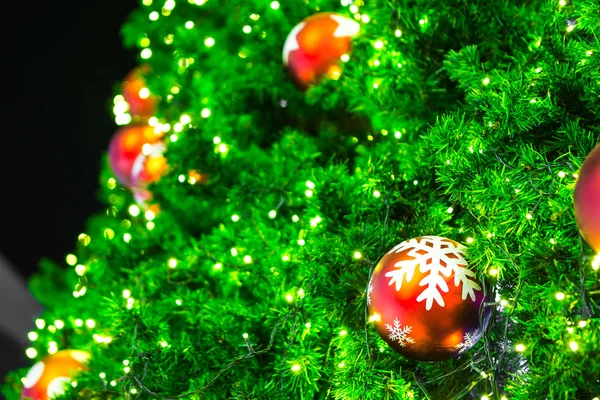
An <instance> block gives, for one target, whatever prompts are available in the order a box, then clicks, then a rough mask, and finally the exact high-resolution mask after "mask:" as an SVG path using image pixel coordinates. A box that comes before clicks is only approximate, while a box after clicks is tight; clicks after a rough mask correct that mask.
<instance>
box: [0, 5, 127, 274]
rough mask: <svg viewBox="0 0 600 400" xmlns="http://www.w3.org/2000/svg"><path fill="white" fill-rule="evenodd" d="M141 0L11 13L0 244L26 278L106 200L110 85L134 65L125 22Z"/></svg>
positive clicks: (0, 165) (68, 244)
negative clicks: (101, 196)
mask: <svg viewBox="0 0 600 400" xmlns="http://www.w3.org/2000/svg"><path fill="white" fill-rule="evenodd" d="M136 6H137V1H135V0H102V1H85V2H82V1H74V0H67V1H61V2H56V1H41V0H34V1H22V2H13V3H11V10H10V12H8V11H7V12H6V13H4V20H5V24H6V21H7V20H9V24H10V26H7V25H4V27H3V28H1V29H2V31H3V32H2V33H3V35H2V37H3V40H2V41H3V44H4V46H3V56H2V60H3V61H2V65H3V69H4V68H6V67H8V69H9V72H8V73H7V72H3V74H2V75H3V78H4V82H5V85H8V90H6V91H5V92H4V96H3V101H2V102H3V103H4V105H3V107H1V108H3V109H4V110H5V111H7V114H6V115H5V116H3V118H2V122H3V124H2V125H3V129H2V133H1V134H0V135H1V136H0V137H2V139H3V140H2V147H1V148H2V151H1V153H0V154H1V156H0V171H1V176H2V179H1V182H0V199H1V200H0V201H1V203H0V231H1V233H0V235H1V237H0V253H3V254H4V255H5V256H6V258H8V260H9V261H11V263H12V264H13V266H14V267H15V268H16V269H17V270H18V271H19V273H20V274H21V275H22V276H23V277H24V278H26V277H28V276H30V275H31V274H32V273H33V272H35V271H36V269H37V268H38V263H39V260H40V258H42V257H49V258H51V259H54V260H57V261H62V260H64V257H65V255H66V254H67V253H69V252H70V251H72V250H73V249H74V247H75V242H76V238H77V235H78V234H79V233H81V232H83V230H84V226H85V220H86V218H87V217H89V216H90V214H92V213H94V212H96V211H98V210H100V208H101V205H100V203H99V202H98V201H97V199H96V191H97V188H98V176H99V171H100V167H101V163H102V156H103V153H104V152H105V151H106V148H107V145H108V142H109V140H110V137H111V135H112V133H113V132H114V130H115V129H116V125H115V123H114V119H113V115H112V111H111V108H112V107H111V105H112V96H113V93H114V92H113V89H114V88H115V86H116V85H118V83H119V82H120V81H121V80H122V79H123V78H124V77H125V75H126V74H127V73H128V72H129V71H130V70H131V69H132V68H133V67H134V66H135V65H136V53H134V52H133V51H131V50H125V49H124V47H123V46H122V43H121V36H120V28H121V25H122V24H123V23H124V22H125V21H126V19H127V17H128V15H129V13H130V12H131V11H132V10H133V9H134V8H135V7H136ZM5 87H6V86H5ZM7 103H8V104H9V109H8V110H6V106H5V105H6V104H7ZM7 122H8V125H7V124H6V123H7Z"/></svg>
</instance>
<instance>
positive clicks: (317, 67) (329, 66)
mask: <svg viewBox="0 0 600 400" xmlns="http://www.w3.org/2000/svg"><path fill="white" fill-rule="evenodd" d="M359 30H360V24H359V23H358V22H356V21H354V20H352V19H350V18H348V17H346V16H344V15H341V14H335V13H330V12H324V13H318V14H315V15H312V16H310V17H308V18H306V19H304V20H303V21H302V22H300V23H299V24H298V25H296V26H295V27H294V28H293V29H292V31H291V32H290V34H289V35H288V37H287V39H286V40H285V44H284V46H283V64H284V65H285V66H286V68H287V69H288V71H289V72H290V73H291V75H292V77H293V78H294V80H295V81H296V83H297V84H298V86H299V87H301V88H307V87H308V86H309V85H310V84H314V83H317V82H318V81H319V80H320V79H321V78H322V77H323V76H328V77H330V78H332V79H338V78H339V76H340V74H341V73H342V68H341V66H340V60H341V58H342V56H343V55H344V54H347V53H349V52H350V50H351V48H352V43H351V41H352V38H353V37H354V36H356V35H357V34H358V31H359Z"/></svg>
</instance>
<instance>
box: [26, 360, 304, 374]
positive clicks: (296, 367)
mask: <svg viewBox="0 0 600 400" xmlns="http://www.w3.org/2000/svg"><path fill="white" fill-rule="evenodd" d="M32 358H33V357H32ZM292 371H294V372H298V371H300V365H299V364H294V365H292Z"/></svg>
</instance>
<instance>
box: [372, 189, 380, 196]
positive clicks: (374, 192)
mask: <svg viewBox="0 0 600 400" xmlns="http://www.w3.org/2000/svg"><path fill="white" fill-rule="evenodd" d="M373 196H375V198H380V197H381V192H380V191H379V190H374V191H373Z"/></svg>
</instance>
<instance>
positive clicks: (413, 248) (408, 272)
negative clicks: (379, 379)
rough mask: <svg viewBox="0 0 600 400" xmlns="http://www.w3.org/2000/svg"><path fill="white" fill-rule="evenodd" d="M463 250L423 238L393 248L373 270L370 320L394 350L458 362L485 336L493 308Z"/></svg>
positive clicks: (453, 244) (420, 357)
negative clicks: (456, 359)
mask: <svg viewBox="0 0 600 400" xmlns="http://www.w3.org/2000/svg"><path fill="white" fill-rule="evenodd" d="M485 301H489V298H488V296H485V294H484V291H483V289H482V285H481V284H480V283H479V282H478V281H477V279H476V278H475V273H474V272H473V271H471V270H470V269H469V266H468V264H467V261H466V260H465V257H464V246H462V245H461V244H459V243H457V242H455V241H454V240H450V239H446V238H442V237H439V236H422V237H417V238H414V239H410V240H407V241H404V242H402V243H400V244H399V245H397V246H395V247H394V248H393V249H391V250H390V251H389V252H388V253H387V254H386V255H385V256H384V257H383V258H382V259H381V260H380V261H379V263H378V264H377V266H376V267H375V269H374V271H373V275H372V277H371V281H370V283H369V289H368V293H367V304H368V307H369V316H370V320H371V321H372V322H373V323H374V324H375V327H376V329H377V332H378V333H379V335H380V336H381V337H382V339H383V340H384V341H386V342H387V343H388V344H389V345H390V347H392V348H393V349H394V350H396V351H397V352H399V353H400V354H402V355H404V356H406V357H408V358H410V359H413V360H421V361H442V360H448V359H451V358H455V357H458V356H460V355H461V354H463V353H464V352H465V351H467V350H468V349H469V348H471V347H472V346H473V345H474V344H475V343H476V342H477V341H478V340H479V339H480V338H481V337H482V335H483V332H484V331H485V328H486V327H487V323H488V321H489V318H490V315H491V310H490V308H489V307H485V305H484V302H485Z"/></svg>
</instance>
